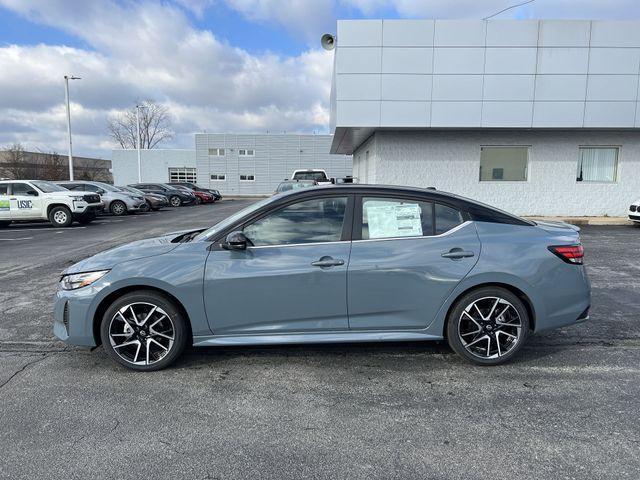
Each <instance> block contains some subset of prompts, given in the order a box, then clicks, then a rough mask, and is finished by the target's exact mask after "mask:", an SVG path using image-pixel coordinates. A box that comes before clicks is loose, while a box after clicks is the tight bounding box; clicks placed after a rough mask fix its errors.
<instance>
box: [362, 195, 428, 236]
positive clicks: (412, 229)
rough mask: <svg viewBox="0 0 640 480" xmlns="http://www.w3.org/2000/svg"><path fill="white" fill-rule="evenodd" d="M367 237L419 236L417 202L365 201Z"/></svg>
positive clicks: (420, 228)
mask: <svg viewBox="0 0 640 480" xmlns="http://www.w3.org/2000/svg"><path fill="white" fill-rule="evenodd" d="M364 213H365V217H366V218H367V222H368V224H369V238H388V237H421V236H422V218H421V216H422V211H421V209H420V205H418V204H417V203H391V202H365V204H364Z"/></svg>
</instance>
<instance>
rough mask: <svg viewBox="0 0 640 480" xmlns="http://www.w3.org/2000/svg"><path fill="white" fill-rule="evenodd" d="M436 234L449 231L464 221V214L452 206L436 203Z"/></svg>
mask: <svg viewBox="0 0 640 480" xmlns="http://www.w3.org/2000/svg"><path fill="white" fill-rule="evenodd" d="M435 217H436V235H440V234H442V233H445V232H448V231H449V230H451V229H452V228H454V227H457V226H458V225H460V224H461V223H462V214H461V213H460V212H459V211H458V210H456V209H454V208H451V207H447V206H446V205H440V204H439V203H436V208H435Z"/></svg>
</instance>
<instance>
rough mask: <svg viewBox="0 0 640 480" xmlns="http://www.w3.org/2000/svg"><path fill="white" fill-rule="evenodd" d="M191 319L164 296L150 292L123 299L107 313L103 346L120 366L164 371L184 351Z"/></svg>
mask: <svg viewBox="0 0 640 480" xmlns="http://www.w3.org/2000/svg"><path fill="white" fill-rule="evenodd" d="M186 322H187V319H186V318H184V315H183V314H182V313H181V311H180V309H178V308H177V307H176V305H174V303H173V302H171V301H170V300H169V299H167V298H166V297H165V296H164V295H161V294H159V293H157V292H154V291H150V290H141V291H138V292H131V293H127V294H125V295H123V296H121V297H119V298H118V299H117V300H116V301H115V302H113V304H111V306H110V307H109V308H108V309H107V311H106V312H105V313H104V316H103V318H102V324H101V326H100V337H101V339H102V345H103V347H104V349H105V350H106V351H107V353H108V354H109V356H110V357H111V358H113V359H114V360H115V361H116V362H118V363H119V364H121V365H124V366H125V367H127V368H130V369H132V370H140V371H152V370H160V369H162V368H165V367H167V366H168V365H170V364H171V363H173V362H174V361H175V360H176V359H177V358H178V357H179V356H180V355H181V354H182V352H183V351H184V348H185V346H186V344H187V339H188V337H189V334H188V328H187V325H186Z"/></svg>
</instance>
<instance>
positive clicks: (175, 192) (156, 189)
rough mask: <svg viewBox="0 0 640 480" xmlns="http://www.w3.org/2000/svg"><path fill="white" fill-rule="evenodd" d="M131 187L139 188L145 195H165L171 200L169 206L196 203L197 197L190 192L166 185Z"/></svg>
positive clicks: (137, 184) (150, 184) (155, 184)
mask: <svg viewBox="0 0 640 480" xmlns="http://www.w3.org/2000/svg"><path fill="white" fill-rule="evenodd" d="M129 187H133V188H137V189H138V190H142V191H143V192H145V193H155V194H158V195H164V196H165V197H167V198H168V199H169V205H171V206H172V207H179V206H181V205H192V204H194V203H196V196H195V195H194V194H192V193H190V192H185V191H184V190H179V189H177V188H175V187H174V186H172V185H167V184H166V183H135V184H131V185H129Z"/></svg>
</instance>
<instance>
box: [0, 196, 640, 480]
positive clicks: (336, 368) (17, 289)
mask: <svg viewBox="0 0 640 480" xmlns="http://www.w3.org/2000/svg"><path fill="white" fill-rule="evenodd" d="M248 203H249V201H246V200H235V201H224V202H222V203H219V204H214V205H206V206H204V205H203V206H198V207H185V208H180V209H174V210H166V211H163V212H159V213H149V214H144V215H136V216H128V217H123V218H115V217H108V216H105V217H101V218H99V219H98V220H97V221H96V222H95V224H91V225H89V226H87V227H73V228H69V229H60V230H59V229H55V228H52V227H51V226H50V225H48V224H28V225H16V226H14V225H12V226H11V227H9V228H6V229H2V230H0V272H2V273H1V275H0V311H1V314H0V403H1V405H2V408H1V409H0V477H1V478H12V479H15V478H89V477H92V478H138V477H140V476H143V477H149V478H151V477H156V478H170V477H172V478H194V479H198V478H202V479H205V478H210V479H213V478H242V479H246V478H278V479H280V478H367V479H370V478H385V479H387V478H423V479H424V478H436V479H467V478H491V479H497V478H580V479H584V478H616V479H618V478H634V479H635V478H638V472H639V471H640V453H639V452H640V417H639V415H638V411H639V410H640V329H639V325H640V282H639V281H638V280H639V279H640V262H639V261H638V243H639V239H640V228H634V227H591V226H590V227H584V228H583V233H582V235H583V243H584V245H585V249H586V264H587V268H588V272H589V275H590V277H591V281H592V284H593V307H592V312H591V320H590V322H588V323H586V324H582V325H576V326H573V327H569V328H565V329H562V330H559V331H555V332H550V333H547V334H541V335H537V336H534V337H532V338H531V339H530V341H529V344H528V346H527V347H526V348H525V349H524V351H523V352H522V353H521V354H520V355H519V357H518V358H517V359H516V360H515V361H514V362H513V363H511V364H508V365H505V366H501V367H494V368H481V367H474V366H471V365H469V364H466V363H464V362H463V361H462V360H461V359H460V358H459V357H457V356H456V355H454V354H453V353H452V352H451V351H450V350H449V349H448V348H447V347H446V346H445V345H442V344H429V343H392V344H357V345H354V344H347V345H321V346H286V347H261V348H257V347H253V348H248V347H247V348H215V349H213V348H212V349H201V350H191V351H189V352H188V353H187V354H186V355H185V356H184V358H182V359H181V360H180V361H179V362H178V364H177V365H176V366H175V367H173V368H170V369H168V370H165V371H160V372H154V373H150V374H140V373H135V372H131V371H127V370H125V369H124V368H121V367H119V366H117V365H115V364H114V363H112V362H110V361H109V360H108V359H107V358H106V356H105V354H104V353H103V352H102V349H100V348H99V349H96V350H94V351H92V352H90V351H87V350H82V349H77V348H70V347H66V346H65V345H64V344H62V343H60V342H58V341H56V340H55V339H54V338H53V335H52V332H51V325H52V312H51V307H52V305H51V304H52V297H53V295H54V292H55V290H56V288H57V280H58V276H59V273H60V272H61V271H62V270H63V269H64V268H65V267H66V266H67V265H69V264H71V263H74V262H76V261H78V260H80V259H82V258H85V257H87V256H89V255H92V254H94V253H97V252H99V251H102V250H105V249H107V248H110V247H112V246H115V245H119V244H122V243H126V242H128V241H133V240H137V239H140V238H145V237H150V236H156V235H159V234H162V233H165V232H170V231H174V230H180V229H184V228H189V227H191V226H194V227H200V226H208V225H211V224H213V223H214V222H215V221H217V220H219V219H221V218H223V217H225V216H227V215H229V214H230V213H232V212H233V211H236V210H238V209H239V208H241V207H243V206H245V205H247V204H248Z"/></svg>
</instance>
